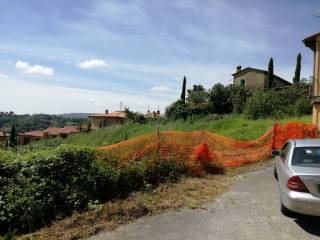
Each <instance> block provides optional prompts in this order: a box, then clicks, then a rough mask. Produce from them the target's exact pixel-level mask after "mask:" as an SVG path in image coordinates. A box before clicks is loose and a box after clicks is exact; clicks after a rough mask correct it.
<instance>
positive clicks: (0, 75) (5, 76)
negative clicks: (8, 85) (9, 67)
mask: <svg viewBox="0 0 320 240" xmlns="http://www.w3.org/2000/svg"><path fill="white" fill-rule="evenodd" d="M0 78H8V76H7V75H5V74H2V73H0Z"/></svg>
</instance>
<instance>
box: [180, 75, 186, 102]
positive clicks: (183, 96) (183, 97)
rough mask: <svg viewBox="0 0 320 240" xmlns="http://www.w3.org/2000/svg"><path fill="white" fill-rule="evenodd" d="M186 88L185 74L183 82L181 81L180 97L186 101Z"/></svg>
mask: <svg viewBox="0 0 320 240" xmlns="http://www.w3.org/2000/svg"><path fill="white" fill-rule="evenodd" d="M186 88H187V79H186V76H184V77H183V82H182V92H181V97H180V98H181V100H182V101H183V102H186Z"/></svg>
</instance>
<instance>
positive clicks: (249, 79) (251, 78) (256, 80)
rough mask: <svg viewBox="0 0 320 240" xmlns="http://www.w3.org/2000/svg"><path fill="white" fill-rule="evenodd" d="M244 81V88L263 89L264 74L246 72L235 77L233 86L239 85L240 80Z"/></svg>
mask: <svg viewBox="0 0 320 240" xmlns="http://www.w3.org/2000/svg"><path fill="white" fill-rule="evenodd" d="M242 79H243V80H245V87H248V88H263V87H264V81H265V74H263V73H259V72H254V71H251V72H247V73H244V74H242V75H240V76H237V77H235V79H234V81H233V84H234V85H235V86H240V85H241V80H242Z"/></svg>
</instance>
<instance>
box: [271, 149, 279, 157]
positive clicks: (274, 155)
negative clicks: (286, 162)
mask: <svg viewBox="0 0 320 240" xmlns="http://www.w3.org/2000/svg"><path fill="white" fill-rule="evenodd" d="M272 156H273V157H279V156H280V151H278V150H272Z"/></svg>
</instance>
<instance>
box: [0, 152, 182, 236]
mask: <svg viewBox="0 0 320 240" xmlns="http://www.w3.org/2000/svg"><path fill="white" fill-rule="evenodd" d="M0 154H1V155H0V156H1V158H0V193H1V194H0V234H4V233H6V232H31V231H34V230H36V229H37V228H39V227H42V226H44V225H47V224H48V223H50V222H51V221H52V220H54V219H59V218H63V217H65V216H68V215H70V214H72V213H73V212H74V211H83V210H86V209H87V208H88V204H89V205H90V203H92V202H96V201H98V202H104V201H106V200H109V199H112V198H116V197H126V196H128V194H129V193H130V192H132V191H137V190H141V189H144V187H145V186H146V184H147V183H150V184H153V185H156V184H159V183H160V182H164V181H177V180H178V179H179V177H180V176H181V175H182V174H183V173H184V172H185V167H184V165H183V164H180V163H177V162H176V161H175V160H168V161H165V160H152V159H154V158H155V157H151V160H147V159H145V160H142V161H139V162H133V163H131V164H130V165H129V166H128V167H126V168H123V169H118V168H117V162H116V161H114V160H112V159H110V156H108V157H107V158H103V157H102V156H100V155H98V154H97V153H96V151H95V150H93V149H90V148H80V147H73V146H69V147H67V146H60V147H58V148H57V149H50V150H46V151H41V152H36V153H28V154H24V155H22V154H20V153H17V152H16V153H14V152H4V151H1V152H0Z"/></svg>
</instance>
